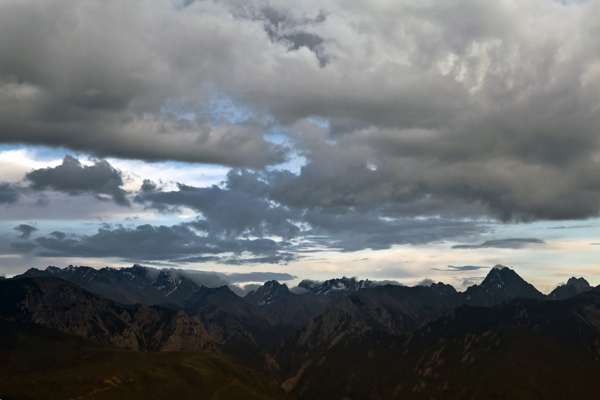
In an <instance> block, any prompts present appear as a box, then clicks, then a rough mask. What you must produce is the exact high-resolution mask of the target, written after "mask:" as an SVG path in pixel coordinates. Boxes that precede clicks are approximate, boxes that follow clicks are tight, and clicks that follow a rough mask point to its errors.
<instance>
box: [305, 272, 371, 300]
mask: <svg viewBox="0 0 600 400" xmlns="http://www.w3.org/2000/svg"><path fill="white" fill-rule="evenodd" d="M374 286H375V284H374V283H373V282H371V281H369V280H368V279H367V280H364V281H358V280H356V278H346V277H345V276H344V277H342V278H341V279H339V278H338V279H330V280H328V281H325V282H323V283H320V284H319V283H317V282H314V281H311V280H303V281H302V282H300V283H299V284H298V287H300V288H302V289H306V290H307V291H308V293H311V294H317V295H320V296H326V297H330V298H336V297H340V296H345V295H349V294H350V293H353V292H356V291H357V290H360V289H369V288H372V287H374Z"/></svg>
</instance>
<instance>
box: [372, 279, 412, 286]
mask: <svg viewBox="0 0 600 400" xmlns="http://www.w3.org/2000/svg"><path fill="white" fill-rule="evenodd" d="M373 284H375V286H385V285H394V286H404V285H403V284H402V283H400V282H398V281H390V280H382V281H373Z"/></svg>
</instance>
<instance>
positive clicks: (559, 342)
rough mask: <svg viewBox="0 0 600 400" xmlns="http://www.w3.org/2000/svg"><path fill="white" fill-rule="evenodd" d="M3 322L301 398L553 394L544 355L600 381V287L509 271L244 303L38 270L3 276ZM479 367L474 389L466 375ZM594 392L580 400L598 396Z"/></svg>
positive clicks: (267, 294) (272, 284)
mask: <svg viewBox="0 0 600 400" xmlns="http://www.w3.org/2000/svg"><path fill="white" fill-rule="evenodd" d="M298 292H302V293H300V294H298ZM0 323H2V324H9V325H7V326H13V327H14V326H17V325H18V324H21V325H18V326H29V325H27V324H35V326H43V327H44V329H51V330H58V331H62V332H64V333H65V334H75V335H78V336H80V337H84V338H87V339H92V340H95V341H98V342H101V343H104V344H107V345H112V346H119V347H122V348H125V349H130V350H142V351H150V352H154V351H163V352H164V351H182V350H183V351H184V352H185V351H194V352H198V351H200V352H202V353H207V352H213V353H215V352H216V353H218V352H219V350H220V351H222V352H224V353H227V354H228V355H223V357H226V356H233V357H235V358H237V359H238V360H240V361H241V362H242V363H243V364H244V365H245V367H244V368H248V367H249V368H253V369H254V370H256V371H257V372H256V373H257V374H264V375H265V376H266V377H267V378H268V379H270V380H271V381H272V382H273V383H275V384H277V385H280V386H281V387H282V388H283V389H285V391H287V392H288V393H289V394H290V395H291V396H292V397H295V398H299V399H304V398H306V399H330V398H342V397H348V398H351V399H361V398H394V397H401V398H463V397H464V398H480V397H482V396H483V394H482V393H483V392H482V391H484V390H485V388H486V386H488V387H495V386H494V385H499V383H498V382H500V379H499V378H498V374H501V375H502V374H508V375H507V376H510V377H511V379H513V381H511V382H514V384H513V383H511V384H510V385H508V389H507V388H505V389H500V388H498V390H499V391H500V392H502V393H504V395H506V396H509V397H510V396H513V395H515V393H525V394H526V396H525V397H522V398H526V397H527V396H529V397H531V398H553V397H552V396H551V397H543V396H548V395H552V392H551V391H550V390H546V389H543V390H542V389H540V388H538V387H537V386H536V387H535V388H534V387H527V385H526V380H525V379H522V377H521V375H518V374H526V373H527V371H529V370H531V369H535V368H538V369H539V371H538V370H536V371H534V372H531V371H530V373H531V376H532V378H531V379H532V380H535V382H536V385H538V386H539V385H542V383H543V382H544V379H545V378H544V377H555V376H556V375H557V374H558V372H557V371H559V369H560V362H559V361H558V360H559V359H557V360H556V361H553V362H551V361H548V357H546V356H542V355H541V353H540V352H541V351H542V349H544V348H545V347H544V346H550V347H551V348H550V349H548V354H551V355H553V356H556V357H561V358H560V360H563V359H564V360H567V362H568V363H576V362H579V363H580V364H578V366H577V367H576V368H575V369H574V371H579V370H580V369H581V368H583V367H585V368H587V370H586V371H591V372H586V371H584V372H578V373H579V377H578V378H577V379H576V381H578V382H579V381H581V380H582V379H583V378H582V377H588V376H590V375H591V373H592V372H593V373H596V372H598V371H600V369H598V366H597V365H596V364H597V363H598V357H599V356H600V349H599V348H598V346H599V345H598V343H600V337H598V327H600V292H599V291H598V289H592V288H591V287H590V285H589V284H588V283H587V281H585V279H583V278H571V279H569V280H568V282H567V283H566V284H564V285H560V286H558V287H557V288H556V289H555V290H553V291H552V292H551V293H550V294H549V295H544V294H542V293H541V292H539V291H538V290H537V289H536V288H535V287H533V286H532V285H531V284H529V283H527V282H526V281H525V280H523V279H522V278H521V277H520V276H519V275H518V274H517V273H516V272H515V271H514V270H512V269H510V268H507V267H503V266H496V267H494V268H492V269H491V270H490V272H489V273H488V275H487V277H486V278H485V279H484V280H483V281H482V283H481V284H479V285H473V286H471V287H469V288H468V289H467V290H466V291H464V292H458V291H456V290H455V289H454V287H452V286H451V285H447V284H444V283H441V282H440V283H433V284H431V285H429V286H414V287H407V286H400V285H385V286H377V285H375V284H374V283H373V282H371V281H368V280H365V281H359V280H357V279H355V278H345V277H344V278H341V279H332V280H329V281H325V282H314V281H308V280H305V281H302V282H301V283H300V285H299V289H298V290H294V292H292V291H290V290H289V288H288V287H287V285H285V284H280V283H279V282H277V281H269V282H265V284H264V285H262V286H261V287H259V288H258V289H256V290H254V291H252V292H249V293H248V294H247V295H246V296H245V297H244V298H241V297H239V296H237V295H236V294H235V293H234V292H233V291H232V290H231V289H230V288H229V287H228V286H221V287H216V288H208V287H205V286H202V285H198V284H197V283H195V282H194V281H193V280H192V279H189V278H188V277H187V276H186V275H185V274H178V273H177V271H174V270H156V269H152V268H146V267H142V266H138V265H135V266H133V267H131V268H123V269H112V268H104V269H101V270H95V269H92V268H89V267H67V268H64V269H60V268H55V267H49V268H47V269H46V270H43V271H41V270H37V269H30V270H28V271H27V272H26V273H24V274H23V275H21V276H17V277H13V278H11V279H5V280H0ZM11 324H12V325H11ZM15 324H16V325H15ZM23 324H25V325H23ZM11 329H12V328H11ZM19 329H20V328H19ZM27 329H31V328H27ZM17 330H18V329H17ZM520 357H523V359H520ZM507 360H508V361H507ZM510 360H513V361H510ZM539 360H545V361H544V362H545V363H544V364H543V365H542V363H541V361H539ZM511 368H514V371H512V370H511ZM467 370H468V373H469V374H471V375H470V376H473V377H474V378H473V379H474V381H473V383H472V384H469V385H468V384H467V382H465V381H464V379H463V378H462V377H463V375H464V374H463V373H459V372H457V371H467ZM511 371H512V372H511ZM515 371H516V372H515ZM540 371H542V372H540ZM511 374H512V375H511ZM515 374H517V375H518V376H517V375H515ZM544 374H545V375H544ZM569 376H571V375H569V374H567V375H565V377H569ZM261 379H262V378H261ZM556 379H557V381H556V382H561V379H562V377H558V378H556ZM565 379H566V378H565ZM574 379H575V378H574ZM563 381H564V379H563ZM553 384H554V383H551V384H550V383H549V387H553V386H552V385H553ZM2 387H3V386H2V380H1V379H0V389H2ZM591 387H592V386H589V385H588V386H586V387H585V390H584V389H581V390H580V389H573V390H574V391H572V393H571V395H573V396H571V398H577V396H579V397H580V398H592V397H586V396H588V395H587V393H591V392H589V391H588V390H591V389H590V388H591ZM409 389H410V390H409ZM467 389H468V390H467ZM534 389H535V390H534ZM265 390H266V389H265ZM269 390H270V389H269ZM502 390H504V392H503V391H502ZM557 390H558V389H557ZM273 393H274V392H273ZM556 393H563V394H565V393H564V391H563V392H561V391H560V390H558V391H557V392H556ZM574 394H576V395H574ZM1 395H2V392H1V390H0V398H2V397H1ZM504 395H503V396H504ZM515 396H516V395H515ZM483 397H485V396H483ZM488 397H489V396H488ZM498 398H507V397H502V396H500V397H498ZM555 398H560V397H555ZM563 398H564V397H563Z"/></svg>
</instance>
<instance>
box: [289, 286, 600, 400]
mask: <svg viewBox="0 0 600 400" xmlns="http://www.w3.org/2000/svg"><path fill="white" fill-rule="evenodd" d="M599 357H600V289H598V288H597V289H594V290H591V291H587V292H584V293H582V294H579V295H577V296H575V297H571V298H569V299H567V300H562V301H541V300H537V299H526V298H516V299H511V300H508V301H506V302H505V303H503V304H501V305H499V306H495V307H473V306H468V305H463V306H460V307H457V308H455V309H454V310H453V311H451V312H450V313H449V314H448V315H447V316H445V317H442V318H439V319H437V320H435V321H432V322H429V323H428V324H426V325H425V326H423V327H421V328H420V329H418V330H417V331H415V332H413V333H411V334H408V335H404V336H400V337H398V336H392V335H389V334H388V333H386V332H384V331H382V330H371V331H368V332H366V333H364V334H362V335H358V336H355V337H353V338H352V339H350V340H348V341H346V342H345V343H338V344H337V345H335V346H333V347H331V348H330V349H328V350H327V351H325V352H324V353H322V354H321V355H320V356H319V357H318V358H315V359H314V360H312V362H311V363H310V364H307V365H305V366H304V369H303V371H302V372H303V373H302V374H301V375H299V376H298V377H297V379H296V381H297V382H296V385H295V386H294V387H293V390H292V394H294V395H296V396H297V398H298V399H331V398H342V397H344V396H348V397H351V398H352V399H353V400H354V399H367V398H379V399H393V398H402V399H433V398H436V399H456V398H465V399H470V398H495V399H509V398H527V399H596V398H597V397H598V392H599V391H600V381H599V380H598V379H597V376H598V374H599V373H600V360H599Z"/></svg>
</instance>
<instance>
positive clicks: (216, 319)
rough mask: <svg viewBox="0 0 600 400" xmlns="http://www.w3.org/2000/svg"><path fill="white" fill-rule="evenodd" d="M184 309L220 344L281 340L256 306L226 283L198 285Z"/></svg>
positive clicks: (268, 343)
mask: <svg viewBox="0 0 600 400" xmlns="http://www.w3.org/2000/svg"><path fill="white" fill-rule="evenodd" d="M184 311H185V312H186V314H187V315H190V316H192V317H196V318H198V319H199V320H200V321H202V323H203V324H204V326H205V328H206V330H207V331H208V334H209V335H210V337H211V338H213V339H214V340H215V341H216V342H217V343H220V344H228V343H234V342H237V341H243V342H247V343H251V344H254V345H257V346H259V347H263V348H265V347H266V348H268V347H270V346H273V345H274V344H276V343H277V342H278V341H279V340H280V339H281V335H280V334H279V333H278V332H277V331H276V330H275V329H274V328H273V326H272V324H271V322H270V321H269V320H268V319H267V318H265V316H264V315H262V314H261V312H260V311H259V310H258V309H256V308H255V307H253V306H251V305H250V304H248V303H247V302H246V301H244V300H243V299H242V298H241V297H239V296H238V295H236V294H235V293H233V292H232V291H231V289H229V287H227V286H221V287H218V288H207V287H204V286H202V287H200V290H199V291H198V292H196V293H195V294H194V295H193V296H191V297H190V298H189V299H188V300H186V302H185V306H184Z"/></svg>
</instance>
